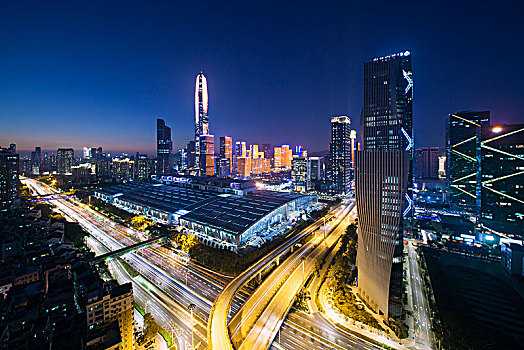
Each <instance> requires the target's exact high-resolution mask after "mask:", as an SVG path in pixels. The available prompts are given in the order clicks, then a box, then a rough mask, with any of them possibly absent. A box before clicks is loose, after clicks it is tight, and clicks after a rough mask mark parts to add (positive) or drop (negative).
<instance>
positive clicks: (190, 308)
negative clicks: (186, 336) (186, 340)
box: [187, 304, 196, 350]
mask: <svg viewBox="0 0 524 350" xmlns="http://www.w3.org/2000/svg"><path fill="white" fill-rule="evenodd" d="M195 308H196V305H195V304H189V306H188V307H187V309H188V310H189V311H191V350H194V349H195V347H194V345H193V344H194V341H193V338H194V337H193V333H194V332H193V311H194V310H195Z"/></svg>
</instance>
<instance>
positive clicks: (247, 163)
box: [237, 157, 251, 178]
mask: <svg viewBox="0 0 524 350" xmlns="http://www.w3.org/2000/svg"><path fill="white" fill-rule="evenodd" d="M237 173H238V176H240V177H244V178H246V177H249V175H251V158H250V157H237Z"/></svg>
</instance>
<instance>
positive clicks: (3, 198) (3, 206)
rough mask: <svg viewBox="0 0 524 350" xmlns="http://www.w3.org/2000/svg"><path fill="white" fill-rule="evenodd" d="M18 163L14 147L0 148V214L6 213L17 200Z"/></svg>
mask: <svg viewBox="0 0 524 350" xmlns="http://www.w3.org/2000/svg"><path fill="white" fill-rule="evenodd" d="M18 162H19V159H18V154H16V153H15V151H14V147H10V148H2V147H0V213H1V212H4V211H7V210H8V209H9V208H10V207H11V206H12V205H13V202H14V201H15V200H16V199H17V198H18V195H19V182H18V175H19V163H18Z"/></svg>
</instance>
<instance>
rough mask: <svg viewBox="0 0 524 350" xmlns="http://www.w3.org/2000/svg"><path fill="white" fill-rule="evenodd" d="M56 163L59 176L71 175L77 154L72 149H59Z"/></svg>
mask: <svg viewBox="0 0 524 350" xmlns="http://www.w3.org/2000/svg"><path fill="white" fill-rule="evenodd" d="M56 163H57V170H58V173H59V174H71V167H72V166H73V165H74V164H75V152H74V151H73V149H72V148H59V149H58V150H57V151H56Z"/></svg>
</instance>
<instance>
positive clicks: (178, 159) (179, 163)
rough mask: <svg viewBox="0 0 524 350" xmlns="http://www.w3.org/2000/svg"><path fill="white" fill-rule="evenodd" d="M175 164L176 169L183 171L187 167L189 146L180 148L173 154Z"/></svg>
mask: <svg viewBox="0 0 524 350" xmlns="http://www.w3.org/2000/svg"><path fill="white" fill-rule="evenodd" d="M173 165H174V168H175V170H176V171H178V172H182V171H184V170H186V169H187V165H188V157H187V148H186V147H184V148H182V149H179V150H178V152H176V153H175V155H174V156H173Z"/></svg>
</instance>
